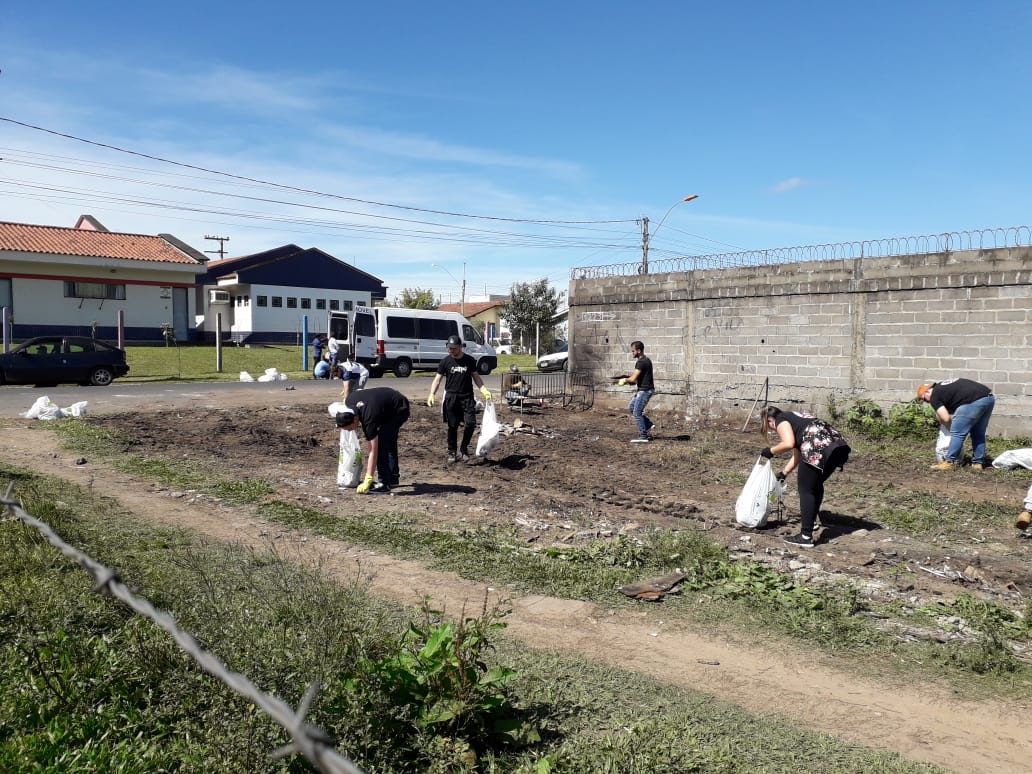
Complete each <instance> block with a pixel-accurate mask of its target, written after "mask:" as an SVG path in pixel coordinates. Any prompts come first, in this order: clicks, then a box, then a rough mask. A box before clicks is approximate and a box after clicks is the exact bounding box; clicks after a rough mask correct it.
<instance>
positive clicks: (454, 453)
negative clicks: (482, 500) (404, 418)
mask: <svg viewBox="0 0 1032 774" xmlns="http://www.w3.org/2000/svg"><path fill="white" fill-rule="evenodd" d="M446 346H447V347H448V354H447V355H445V356H444V357H443V358H441V362H440V363H438V364H437V375H436V376H434V382H433V384H431V385H430V394H429V395H428V396H427V398H426V405H428V406H430V408H433V406H434V403H435V402H436V401H437V389H438V388H439V387H440V386H441V380H442V379H443V380H444V404H443V405H442V407H441V414H442V417H443V419H444V421H445V422H447V423H448V462H449V463H452V462H458V461H459V460H460V459H461V460H462V461H463V462H468V461H469V442H470V441H471V440H473V431H474V430H476V429H477V402H476V399H475V398H474V397H473V383H474V382H476V385H477V387H479V388H480V394H481V395H482V396H483V397H484V400H491V393H490V391H489V390H488V389H487V387H485V386H484V380H483V379H481V378H480V374H478V373H477V361H476V360H474V359H473V358H472V357H471V356H470V355H467V354H466V353H465V352H463V350H462V339H460V338H459V337H458V336H456V335H454V334H453V335H451V336H449V337H448V341H447V342H446ZM459 425H462V426H463V427H462V444H461V445H460V444H459Z"/></svg>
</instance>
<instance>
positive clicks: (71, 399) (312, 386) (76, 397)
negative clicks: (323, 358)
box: [0, 372, 501, 418]
mask: <svg viewBox="0 0 1032 774" xmlns="http://www.w3.org/2000/svg"><path fill="white" fill-rule="evenodd" d="M432 376H433V374H420V375H418V376H412V377H410V378H408V379H395V378H393V377H386V378H383V379H370V380H369V384H368V385H367V386H369V387H379V386H383V387H393V388H394V389H396V390H400V391H401V392H402V393H404V394H405V395H407V396H408V397H409V399H410V400H413V401H422V400H425V399H426V395H427V393H428V392H429V391H430V380H431V378H432ZM484 383H485V384H486V385H487V388H488V389H489V390H491V391H492V392H494V393H495V394H497V392H498V390H499V388H500V384H501V373H500V372H496V373H494V374H492V375H491V376H485V377H484ZM339 393H340V382H339V381H332V382H331V381H327V380H324V379H303V380H298V381H290V380H288V381H285V382H176V383H170V382H160V383H158V382H126V381H120V380H117V379H116V380H115V381H114V382H113V383H112V384H111V386H109V387H79V386H75V385H61V386H59V387H10V386H8V387H0V417H8V418H14V417H18V416H20V415H22V414H24V413H25V412H26V411H28V410H29V408H31V407H32V404H33V403H34V402H35V401H36V399H37V398H38V397H39V396H41V395H46V396H47V397H48V398H50V400H52V401H53V402H54V403H56V404H57V405H58V406H61V407H66V406H70V405H72V404H73V403H77V402H79V401H81V400H84V401H86V402H87V406H86V411H87V413H96V414H108V413H113V412H119V411H140V410H145V409H148V408H149V409H152V410H158V409H168V408H177V407H197V406H202V407H203V406H211V407H217V408H226V407H231V406H233V405H241V406H251V405H270V406H284V405H292V404H295V403H318V402H320V401H325V402H326V404H327V405H329V404H330V403H332V402H333V401H335V400H337V398H338V397H339ZM441 395H442V391H438V397H440V396H441Z"/></svg>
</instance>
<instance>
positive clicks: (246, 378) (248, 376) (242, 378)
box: [240, 371, 254, 382]
mask: <svg viewBox="0 0 1032 774" xmlns="http://www.w3.org/2000/svg"><path fill="white" fill-rule="evenodd" d="M240 381H242V382H253V381H254V377H253V376H251V374H249V373H247V371H241V372H240Z"/></svg>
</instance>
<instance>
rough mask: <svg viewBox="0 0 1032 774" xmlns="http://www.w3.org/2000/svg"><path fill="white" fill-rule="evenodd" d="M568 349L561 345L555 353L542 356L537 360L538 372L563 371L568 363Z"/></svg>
mask: <svg viewBox="0 0 1032 774" xmlns="http://www.w3.org/2000/svg"><path fill="white" fill-rule="evenodd" d="M569 355H570V353H569V348H568V347H567V346H566V344H563V345H562V346H561V347H559V349H557V350H556V351H555V352H552V353H551V354H548V355H542V356H541V357H540V358H538V361H537V367H538V370H539V371H565V370H566V366H567V363H568V360H567V358H568V357H569Z"/></svg>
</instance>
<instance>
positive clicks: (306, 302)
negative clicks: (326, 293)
mask: <svg viewBox="0 0 1032 774" xmlns="http://www.w3.org/2000/svg"><path fill="white" fill-rule="evenodd" d="M301 308H302V309H311V308H312V299H310V298H302V299H301Z"/></svg>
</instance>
